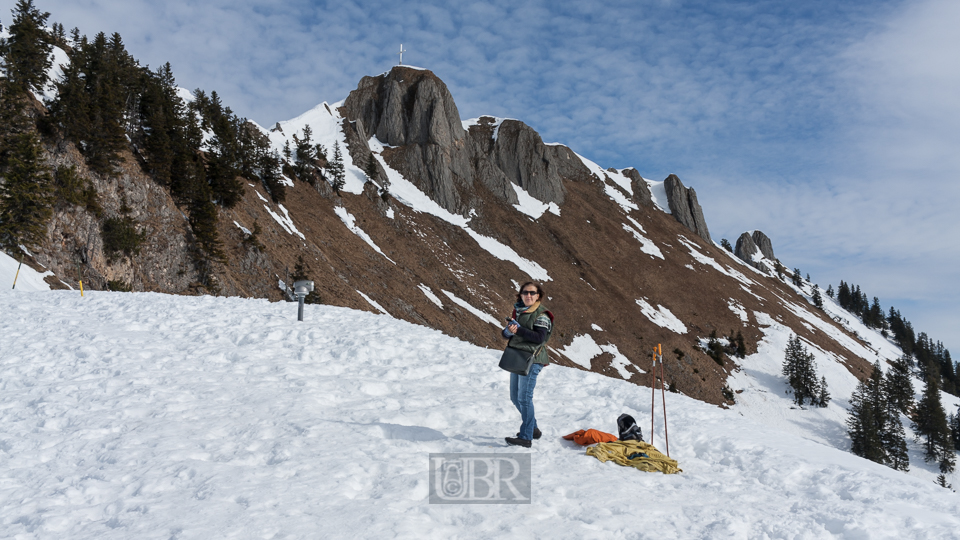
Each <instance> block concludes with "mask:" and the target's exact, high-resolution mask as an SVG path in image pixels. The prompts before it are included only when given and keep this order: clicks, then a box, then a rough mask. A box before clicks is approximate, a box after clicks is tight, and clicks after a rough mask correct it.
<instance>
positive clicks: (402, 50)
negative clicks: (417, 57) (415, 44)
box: [397, 43, 407, 66]
mask: <svg viewBox="0 0 960 540" xmlns="http://www.w3.org/2000/svg"><path fill="white" fill-rule="evenodd" d="M405 52H407V51H405V50H404V49H403V43H401V44H400V52H399V53H397V54H399V55H400V64H398V65H401V66H402V65H403V53H405Z"/></svg>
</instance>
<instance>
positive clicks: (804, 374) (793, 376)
mask: <svg viewBox="0 0 960 540" xmlns="http://www.w3.org/2000/svg"><path fill="white" fill-rule="evenodd" d="M782 372H783V374H784V375H786V377H787V383H788V384H789V385H790V388H791V389H792V391H793V401H794V403H796V404H797V405H800V406H803V404H804V402H806V401H807V400H808V399H809V400H810V403H811V404H817V402H818V398H819V396H820V392H821V389H820V381H819V380H818V379H817V372H816V366H815V365H814V356H813V354H812V353H810V352H809V351H808V350H807V348H806V347H805V346H804V345H803V342H802V341H801V340H800V336H796V335H795V336H792V337H791V338H790V339H789V340H788V341H787V348H786V350H785V351H784V360H783V369H782ZM827 395H828V396H829V394H827Z"/></svg>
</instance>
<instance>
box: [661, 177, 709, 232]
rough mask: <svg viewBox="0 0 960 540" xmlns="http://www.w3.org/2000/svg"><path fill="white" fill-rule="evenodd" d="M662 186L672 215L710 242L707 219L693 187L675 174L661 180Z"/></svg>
mask: <svg viewBox="0 0 960 540" xmlns="http://www.w3.org/2000/svg"><path fill="white" fill-rule="evenodd" d="M663 186H664V188H665V189H666V191H667V202H668V203H669V204H670V212H671V213H672V214H673V217H675V218H676V219H677V221H679V222H680V223H681V224H683V226H684V227H686V228H688V229H690V230H691V231H693V232H695V233H697V236H699V237H700V238H703V239H704V240H706V241H707V242H711V241H712V240H710V231H709V230H707V221H706V220H705V219H704V218H703V210H702V209H701V208H700V203H698V202H697V192H696V191H694V189H693V188H687V187H685V186H684V185H683V182H681V181H680V179H679V178H677V175H675V174H671V175H670V176H668V177H667V178H666V180H664V181H663Z"/></svg>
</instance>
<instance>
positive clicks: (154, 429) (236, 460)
mask: <svg viewBox="0 0 960 540" xmlns="http://www.w3.org/2000/svg"><path fill="white" fill-rule="evenodd" d="M0 313H3V316H2V317H0V426H3V429H2V430H0V537H5V538H7V537H15V538H71V539H81V538H97V539H111V538H117V539H120V538H123V539H127V538H163V539H167V538H177V539H188V538H198V539H201V538H202V539H209V538H384V537H390V538H428V539H430V538H437V539H440V538H443V539H446V538H506V537H515V538H724V537H726V538H765V537H770V538H825V537H840V538H894V537H896V538H950V537H956V535H957V531H958V530H960V517H958V516H960V498H958V496H957V495H956V494H955V493H952V492H950V491H948V490H945V489H942V488H940V487H938V486H936V485H934V484H933V483H932V482H931V481H929V479H920V478H915V477H912V476H909V475H905V474H902V473H898V472H895V471H893V470H890V469H888V468H886V467H883V466H880V465H876V464H874V463H871V462H868V461H865V460H862V459H859V458H856V457H854V456H853V455H851V454H849V453H848V452H845V451H842V450H839V449H837V448H833V447H831V446H829V445H827V444H823V443H819V442H815V441H813V440H810V438H808V437H801V436H798V435H797V434H794V433H790V432H788V431H784V430H782V429H778V428H776V427H774V426H771V425H768V424H765V423H760V422H755V421H753V420H750V419H748V418H745V417H744V416H741V414H740V413H739V412H738V411H737V409H736V408H734V409H731V410H723V409H720V408H717V407H713V406H710V405H706V404H703V403H701V402H698V401H695V400H692V399H689V398H686V397H684V396H680V395H676V394H668V400H667V406H668V412H669V414H670V416H669V418H670V452H671V455H672V456H673V457H674V458H676V459H677V460H679V462H680V466H681V467H682V468H683V471H684V472H683V473H682V474H678V475H672V476H665V475H661V474H659V473H642V472H639V471H637V470H634V469H629V468H622V467H619V466H617V465H615V464H613V463H600V462H599V461H597V460H596V459H594V458H593V457H590V456H586V455H584V452H583V449H582V448H580V447H577V446H576V445H574V444H573V443H570V442H568V441H564V440H562V439H560V438H559V436H560V435H563V434H566V433H569V432H572V431H574V430H577V429H585V428H591V427H592V428H598V429H601V430H604V431H615V430H616V418H617V416H618V415H619V414H621V413H623V412H626V413H630V414H632V415H634V416H635V417H636V418H637V419H638V422H639V423H640V425H641V427H643V429H644V432H646V431H648V429H649V418H650V416H649V414H650V410H649V403H650V395H649V389H645V388H642V387H638V386H635V385H632V384H629V383H627V382H624V381H618V380H615V379H612V378H608V377H604V376H601V375H598V374H595V373H589V372H584V371H580V370H576V369H570V368H563V367H559V366H550V367H548V368H546V369H545V370H544V372H543V373H542V374H541V377H540V380H539V383H538V388H537V396H536V403H537V406H538V418H539V423H540V426H541V428H542V429H543V431H544V437H543V439H542V440H540V441H537V442H536V443H535V444H534V447H533V449H532V450H530V451H528V450H525V449H516V448H508V447H506V446H504V444H503V437H504V436H509V435H512V434H514V433H515V432H516V430H517V428H518V425H519V415H518V413H517V412H516V411H515V410H514V409H513V407H512V405H511V404H510V402H509V399H508V377H507V375H506V374H505V373H504V372H502V371H500V370H498V369H497V367H496V363H497V358H498V352H497V351H494V350H489V349H483V348H479V347H476V346H474V345H470V344H466V343H464V342H461V341H458V340H455V339H452V338H449V337H446V336H444V335H442V334H441V333H440V332H438V331H435V330H431V329H428V328H425V327H421V326H416V325H412V324H409V323H406V322H400V321H397V320H396V319H393V318H390V317H389V316H384V315H373V314H370V313H364V312H358V311H351V310H348V309H344V308H335V307H329V306H314V305H308V306H306V307H305V319H306V320H305V322H302V323H300V322H297V320H296V306H295V305H294V304H287V303H269V302H267V301H265V300H244V299H239V298H215V297H209V296H206V297H179V296H167V295H160V294H154V293H105V292H88V293H87V296H86V297H84V298H81V297H80V295H79V293H78V292H74V291H50V292H21V291H9V290H3V291H0ZM768 360H770V361H773V360H774V359H768ZM835 399H837V400H838V401H839V399H840V398H838V397H836V393H835ZM658 425H659V423H658ZM645 435H647V439H649V438H650V437H649V435H650V434H649V433H645ZM663 442H664V441H663V436H662V433H660V432H659V428H658V432H657V434H656V437H655V440H654V443H655V444H656V445H657V446H658V447H659V448H661V449H664V444H663ZM431 452H502V453H515V452H522V453H528V452H529V453H530V454H531V457H532V463H533V471H534V481H533V501H532V504H530V505H516V506H496V505H442V506H440V505H431V504H428V501H427V498H428V476H427V475H428V454H429V453H431Z"/></svg>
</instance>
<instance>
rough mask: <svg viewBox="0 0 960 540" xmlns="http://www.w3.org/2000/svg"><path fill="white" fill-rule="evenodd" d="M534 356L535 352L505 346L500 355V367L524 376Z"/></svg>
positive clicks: (528, 370)
mask: <svg viewBox="0 0 960 540" xmlns="http://www.w3.org/2000/svg"><path fill="white" fill-rule="evenodd" d="M534 356H536V353H531V352H527V351H521V350H520V349H514V348H513V347H510V346H507V348H506V349H504V350H503V355H502V356H501V357H500V369H502V370H504V371H509V372H510V373H516V374H517V375H523V376H524V377H526V376H527V375H529V374H530V366H532V365H533V357H534Z"/></svg>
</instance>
